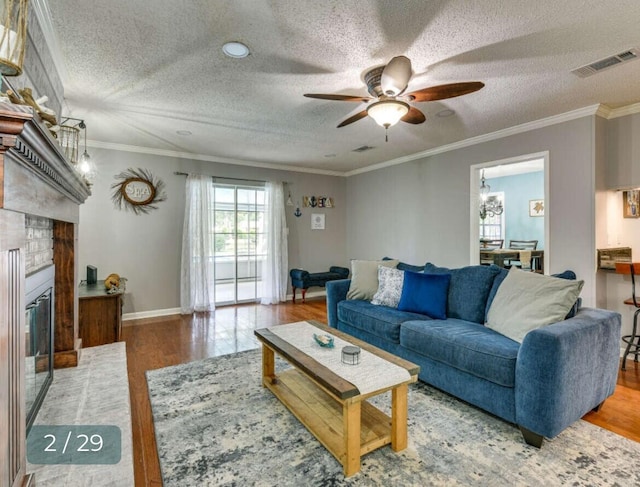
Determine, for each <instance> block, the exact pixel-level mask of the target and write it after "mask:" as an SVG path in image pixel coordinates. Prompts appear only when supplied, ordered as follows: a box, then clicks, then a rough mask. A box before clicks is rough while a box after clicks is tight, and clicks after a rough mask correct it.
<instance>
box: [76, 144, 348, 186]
mask: <svg viewBox="0 0 640 487" xmlns="http://www.w3.org/2000/svg"><path fill="white" fill-rule="evenodd" d="M87 145H88V146H89V147H93V148H96V149H107V150H115V151H121V152H134V153H137V154H150V155H155V156H164V157H173V158H177V159H191V160H194V161H207V162H217V163H220V164H233V165H236V166H249V167H257V168H261V169H274V170H276V171H289V172H302V173H309V174H320V175H323V176H340V177H342V176H344V175H345V173H343V172H340V171H328V170H324V169H313V168H308V167H299V166H287V165H285V164H271V163H268V162H257V161H246V160H242V159H231V158H228V157H218V156H209V155H205V154H195V153H191V152H180V151H173V150H166V149H153V148H150V147H140V146H136V145H126V144H114V143H112V142H100V141H97V140H88V141H87Z"/></svg>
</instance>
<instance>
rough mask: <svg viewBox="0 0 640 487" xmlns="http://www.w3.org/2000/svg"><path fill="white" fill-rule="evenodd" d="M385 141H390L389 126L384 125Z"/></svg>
mask: <svg viewBox="0 0 640 487" xmlns="http://www.w3.org/2000/svg"><path fill="white" fill-rule="evenodd" d="M384 141H385V142H389V126H388V125H386V126H385V127H384Z"/></svg>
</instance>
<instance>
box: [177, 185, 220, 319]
mask: <svg viewBox="0 0 640 487" xmlns="http://www.w3.org/2000/svg"><path fill="white" fill-rule="evenodd" d="M185 193H186V195H185V205H184V225H183V228H182V266H181V272H180V308H181V313H182V314H190V313H193V312H194V311H197V312H200V311H211V310H214V309H215V301H214V299H215V298H214V290H213V283H214V265H213V246H212V237H211V229H212V226H213V223H212V220H213V208H211V205H212V204H213V200H212V197H211V196H212V193H213V184H212V181H211V178H210V177H208V176H201V175H195V174H194V175H189V176H187V185H186V191H185Z"/></svg>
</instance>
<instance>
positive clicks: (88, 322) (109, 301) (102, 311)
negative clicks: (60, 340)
mask: <svg viewBox="0 0 640 487" xmlns="http://www.w3.org/2000/svg"><path fill="white" fill-rule="evenodd" d="M79 291H80V292H79V293H78V297H79V299H80V317H79V321H80V338H81V339H82V347H83V348H87V347H95V346H98V345H106V344H108V343H113V342H118V341H120V335H121V330H122V293H115V294H107V290H106V288H105V287H104V281H98V282H97V283H96V284H89V285H87V284H82V285H81V286H80V288H79Z"/></svg>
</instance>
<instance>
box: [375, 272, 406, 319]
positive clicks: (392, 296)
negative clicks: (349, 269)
mask: <svg viewBox="0 0 640 487" xmlns="http://www.w3.org/2000/svg"><path fill="white" fill-rule="evenodd" d="M403 283H404V271H400V270H398V269H393V268H391V267H385V266H383V265H379V266H378V290H377V291H376V293H375V294H374V295H373V299H372V300H371V304H377V305H382V306H389V307H390V308H397V307H398V303H399V302H400V296H401V295H402V284H403Z"/></svg>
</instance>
